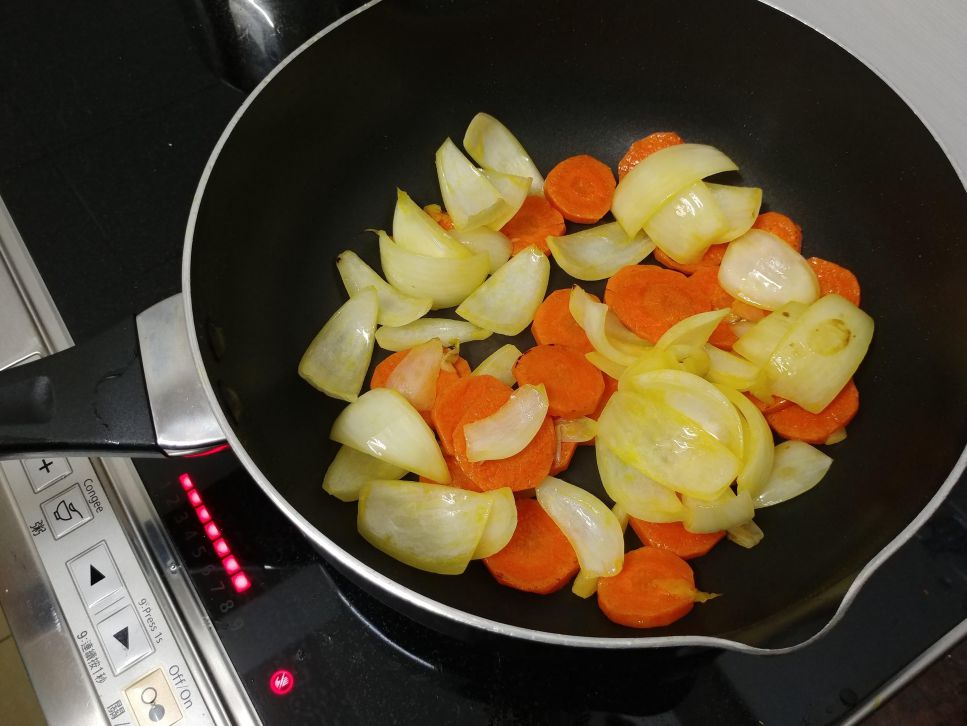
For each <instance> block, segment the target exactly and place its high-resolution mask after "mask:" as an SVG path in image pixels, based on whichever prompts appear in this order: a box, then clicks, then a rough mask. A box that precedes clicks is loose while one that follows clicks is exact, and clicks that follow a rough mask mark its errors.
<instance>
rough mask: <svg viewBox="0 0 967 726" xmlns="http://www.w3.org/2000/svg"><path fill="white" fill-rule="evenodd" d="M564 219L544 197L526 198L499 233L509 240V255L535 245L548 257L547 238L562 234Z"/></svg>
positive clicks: (549, 252)
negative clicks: (510, 246)
mask: <svg viewBox="0 0 967 726" xmlns="http://www.w3.org/2000/svg"><path fill="white" fill-rule="evenodd" d="M564 230H565V227H564V217H562V216H561V213H560V212H558V211H557V210H556V209H554V207H552V206H551V205H550V204H549V203H548V201H547V200H546V199H544V197H536V196H534V197H527V198H526V199H525V200H524V203H523V204H522V205H521V208H520V209H518V210H517V214H515V215H514V216H513V217H511V218H510V221H509V222H507V224H505V225H504V226H503V227H501V228H500V231H501V232H502V233H503V234H504V235H505V236H506V237H507V238H508V239H509V240H510V243H511V245H512V248H511V253H512V254H515V255H516V254H517V253H518V252H520V251H521V250H523V249H525V248H527V247H529V246H530V245H535V246H536V247H537V249H539V250H540V251H541V252H543V253H544V254H545V255H548V256H550V254H551V248H550V247H548V246H547V238H548V237H560V236H561V235H562V234H564Z"/></svg>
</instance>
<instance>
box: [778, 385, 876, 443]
mask: <svg viewBox="0 0 967 726" xmlns="http://www.w3.org/2000/svg"><path fill="white" fill-rule="evenodd" d="M859 409H860V392H859V391H858V390H857V388H856V384H855V383H853V379H852V378H851V379H850V380H849V381H848V382H847V383H846V385H845V386H843V390H842V391H840V392H839V393H838V394H837V396H836V398H834V399H833V400H832V401H831V402H830V404H829V405H828V406H827V407H826V408H824V409H823V410H822V411H820V412H819V413H810V412H809V411H807V410H806V409H804V408H802V407H801V406H799V405H797V404H795V403H791V404H790V405H788V406H786V407H785V408H783V409H781V410H779V411H774V412H773V413H768V414H766V421H768V422H769V425H770V426H771V427H772V430H773V431H775V432H776V433H777V434H779V435H780V436H781V437H782V438H784V439H796V440H798V441H805V442H806V443H807V444H824V443H826V439H828V438H829V435H830V434H831V433H833V432H834V431H836V430H837V429H840V428H842V427H844V426H846V425H847V424H848V423H849V422H850V421H852V420H853V417H854V416H855V415H856V412H857V411H859Z"/></svg>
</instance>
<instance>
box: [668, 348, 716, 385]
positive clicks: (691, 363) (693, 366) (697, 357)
mask: <svg viewBox="0 0 967 726" xmlns="http://www.w3.org/2000/svg"><path fill="white" fill-rule="evenodd" d="M668 352H669V353H671V354H672V357H673V358H674V359H675V365H676V368H677V369H678V370H680V371H685V372H686V373H691V374H693V375H696V376H701V377H703V378H704V377H705V376H706V375H707V374H708V368H709V365H710V363H709V358H708V353H706V352H705V347H704V346H698V345H673V346H670V347H669V348H668Z"/></svg>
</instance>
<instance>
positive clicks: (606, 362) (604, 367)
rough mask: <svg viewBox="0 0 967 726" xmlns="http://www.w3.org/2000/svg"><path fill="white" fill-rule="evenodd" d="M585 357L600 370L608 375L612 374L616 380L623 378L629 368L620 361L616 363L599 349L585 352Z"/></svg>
mask: <svg viewBox="0 0 967 726" xmlns="http://www.w3.org/2000/svg"><path fill="white" fill-rule="evenodd" d="M584 357H585V358H587V359H588V362H589V363H590V364H591V365H593V366H594V367H595V368H597V369H598V370H599V371H601V372H602V373H604V374H605V375H606V376H610V377H611V378H614V379H615V380H618V379H619V378H621V376H622V374H623V373H624V372H625V370H627V366H623V365H621V364H620V363H615V362H614V361H613V360H611V359H610V358H608V357H607V356H604V355H601V354H600V353H599V352H598V351H596V350H592V351H591V352H590V353H585V354H584Z"/></svg>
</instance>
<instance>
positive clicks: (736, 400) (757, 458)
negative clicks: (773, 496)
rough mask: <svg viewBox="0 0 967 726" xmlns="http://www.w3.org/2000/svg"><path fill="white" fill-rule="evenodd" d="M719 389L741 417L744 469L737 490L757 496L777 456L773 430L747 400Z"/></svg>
mask: <svg viewBox="0 0 967 726" xmlns="http://www.w3.org/2000/svg"><path fill="white" fill-rule="evenodd" d="M719 390H720V391H722V393H723V394H724V395H725V396H726V398H728V399H729V401H731V402H732V404H733V405H734V406H735V407H736V408H737V409H738V410H739V413H740V414H741V415H742V433H743V454H742V468H741V469H740V470H739V474H738V476H736V478H735V480H736V483H737V484H738V490H739V491H740V492H748V493H749V494H750V495H751V496H755V495H756V494H757V493H758V492H759V491H760V490H761V489H762V488H763V487H764V486H765V485H766V482H767V481H768V480H769V476H770V475H771V474H772V465H773V459H774V456H775V445H774V444H773V439H772V429H771V428H769V423H768V422H767V421H766V417H765V416H763V415H762V412H761V411H760V410H759V409H758V408H757V407H756V405H755V404H754V403H752V401H750V400H749V399H748V398H746V397H745V396H743V395H742V394H741V393H739V392H738V391H736V390H735V389H734V388H729V387H728V386H719Z"/></svg>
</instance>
